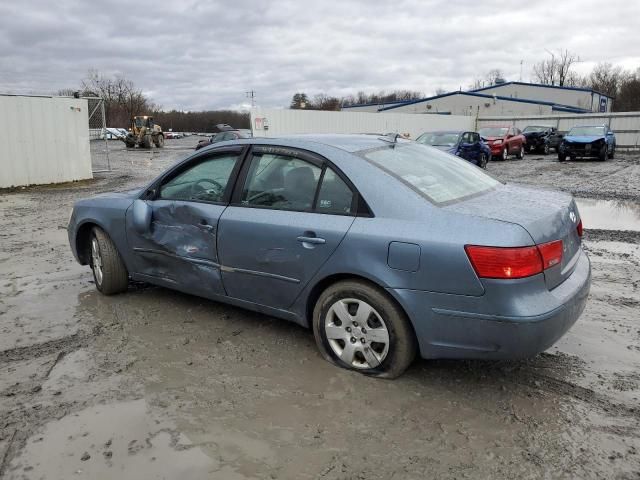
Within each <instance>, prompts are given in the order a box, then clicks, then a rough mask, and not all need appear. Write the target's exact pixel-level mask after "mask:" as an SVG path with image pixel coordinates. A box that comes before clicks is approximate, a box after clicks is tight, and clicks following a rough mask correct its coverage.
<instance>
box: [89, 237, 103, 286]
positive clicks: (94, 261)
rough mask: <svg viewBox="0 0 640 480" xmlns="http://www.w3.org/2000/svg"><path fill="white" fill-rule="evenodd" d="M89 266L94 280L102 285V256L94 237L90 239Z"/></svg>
mask: <svg viewBox="0 0 640 480" xmlns="http://www.w3.org/2000/svg"><path fill="white" fill-rule="evenodd" d="M91 266H92V268H93V273H94V275H95V276H96V282H98V284H99V285H102V257H101V256H100V247H99V245H98V240H97V239H95V238H93V239H92V240H91Z"/></svg>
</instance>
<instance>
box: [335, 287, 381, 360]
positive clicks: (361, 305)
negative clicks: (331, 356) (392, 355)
mask: <svg viewBox="0 0 640 480" xmlns="http://www.w3.org/2000/svg"><path fill="white" fill-rule="evenodd" d="M324 331H325V335H326V336H327V340H328V342H329V345H330V346H331V350H333V353H335V354H336V356H338V358H340V360H342V361H343V362H344V363H346V364H347V365H349V366H351V367H353V368H359V369H366V368H375V367H377V366H378V365H380V364H381V363H382V362H383V361H384V359H385V358H386V356H387V354H388V353H389V331H388V330H387V325H386V324H385V323H384V320H383V319H382V317H381V316H380V314H379V313H378V312H377V311H376V310H375V308H373V307H372V306H371V305H369V304H368V303H367V302H365V301H363V300H358V299H355V298H344V299H342V300H338V301H337V302H336V303H334V304H333V305H332V306H331V308H329V311H328V312H327V316H326V317H325V320H324Z"/></svg>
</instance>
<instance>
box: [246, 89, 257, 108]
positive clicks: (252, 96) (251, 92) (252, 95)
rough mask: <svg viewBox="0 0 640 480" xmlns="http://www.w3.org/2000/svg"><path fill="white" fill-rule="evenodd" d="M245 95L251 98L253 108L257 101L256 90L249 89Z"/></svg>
mask: <svg viewBox="0 0 640 480" xmlns="http://www.w3.org/2000/svg"><path fill="white" fill-rule="evenodd" d="M244 93H245V95H246V96H247V98H250V99H251V108H253V107H255V106H256V102H255V98H256V92H254V91H253V90H249V91H248V92H244Z"/></svg>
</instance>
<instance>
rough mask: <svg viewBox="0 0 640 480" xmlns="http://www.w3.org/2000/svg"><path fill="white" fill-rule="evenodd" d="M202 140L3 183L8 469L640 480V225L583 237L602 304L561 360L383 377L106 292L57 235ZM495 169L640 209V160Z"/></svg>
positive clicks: (120, 151) (172, 296) (262, 322)
mask: <svg viewBox="0 0 640 480" xmlns="http://www.w3.org/2000/svg"><path fill="white" fill-rule="evenodd" d="M194 138H196V137H191V138H188V139H182V140H169V141H167V148H166V149H165V150H164V151H161V152H157V151H156V152H154V153H148V152H142V151H135V152H126V151H125V150H124V148H122V146H121V144H118V143H114V142H112V143H110V146H111V153H110V159H111V163H112V165H113V168H114V170H113V172H112V173H103V174H98V175H96V178H95V180H93V181H87V182H79V183H75V184H68V185H61V186H49V187H31V188H26V189H17V190H15V191H10V192H8V191H5V192H0V212H1V217H0V246H1V248H0V477H3V478H10V479H23V478H28V479H40V478H46V479H70V478H90V479H102V478H117V479H143V478H168V479H174V478H180V479H181V480H187V479H203V478H216V479H247V478H260V479H275V478H280V479H289V478H292V479H315V478H320V479H392V478H393V479H404V478H416V479H423V478H510V479H511V478H521V479H527V478H625V479H626V478H636V479H637V478H640V401H639V397H640V290H639V286H640V245H638V243H637V241H636V240H637V235H636V234H634V233H629V232H627V233H623V234H620V233H615V232H608V231H606V230H605V231H601V230H599V231H595V232H592V231H587V233H586V241H585V246H586V249H587V250H588V252H589V254H590V257H591V260H592V264H593V286H592V290H591V296H590V299H589V302H588V305H587V307H586V310H585V312H584V314H583V316H582V317H581V318H580V320H579V321H578V322H577V323H576V325H575V326H574V327H573V328H572V329H571V330H570V331H569V333H568V334H567V335H566V336H565V337H564V338H563V339H561V340H560V342H559V343H558V344H557V345H556V346H554V347H553V348H552V349H550V350H549V351H548V352H545V353H543V354H541V355H539V356H537V357H535V358H532V359H529V360H527V361H518V362H480V361H424V360H421V361H416V363H415V364H414V365H413V366H412V367H411V368H410V369H409V371H408V372H407V373H406V374H405V375H404V376H403V377H401V378H400V379H398V380H395V381H381V380H376V379H372V378H367V377H364V376H362V375H359V374H357V373H351V372H348V371H345V370H340V369H337V368H335V367H333V366H331V365H329V364H328V363H326V362H325V361H323V360H322V359H321V357H320V355H319V354H318V352H317V350H316V348H315V345H314V341H313V336H312V334H311V333H310V332H309V331H306V330H304V329H302V328H300V327H298V326H296V325H293V324H289V323H286V322H284V321H280V320H276V319H273V318H269V317H266V316H264V315H259V314H256V313H250V312H246V311H243V310H240V309H237V308H232V307H228V306H225V305H222V304H218V303H214V302H210V301H207V300H203V299H200V298H197V297H192V296H188V295H184V294H181V293H176V292H172V291H170V290H165V289H162V288H156V287H151V286H147V285H132V286H131V288H130V290H129V292H128V293H126V294H123V295H117V296H114V297H104V296H102V295H100V294H99V293H98V292H97V291H96V290H95V288H94V285H93V280H92V275H91V273H90V271H89V269H88V268H87V267H81V266H79V265H77V264H76V263H75V261H74V260H73V258H72V255H71V253H70V251H69V247H68V244H67V238H66V231H65V230H64V229H63V228H62V226H64V225H65V224H66V222H67V220H68V216H69V213H70V208H71V205H72V203H73V202H74V200H76V199H78V198H81V197H84V196H89V195H92V194H95V193H97V192H103V191H109V190H113V189H118V190H120V189H127V188H131V187H135V186H138V185H140V184H143V183H145V182H146V181H148V180H149V179H151V178H152V177H153V176H155V175H156V174H157V173H158V172H160V171H162V170H163V169H164V168H166V167H167V166H168V165H170V164H172V163H173V162H174V161H176V160H177V159H179V158H181V157H182V156H184V155H185V154H187V153H188V152H189V150H188V149H187V148H188V147H190V146H191V145H192V144H194V143H195V142H196V140H194ZM94 147H95V148H96V152H95V158H98V159H100V161H103V160H104V158H103V155H101V154H100V152H99V149H100V147H99V146H94ZM489 170H490V171H491V172H492V173H493V174H495V175H496V176H498V177H500V178H502V179H505V180H508V181H513V180H518V181H522V182H526V183H532V184H536V185H549V186H553V187H557V188H560V189H564V190H568V191H571V192H574V193H576V194H578V195H579V196H582V197H591V198H607V199H626V200H631V201H632V203H634V204H635V205H636V207H637V206H638V203H640V155H626V156H625V155H618V156H617V158H616V159H615V160H613V161H608V162H606V163H598V162H567V163H565V164H559V163H558V162H557V161H556V160H555V158H554V157H553V156H548V157H546V158H545V157H540V156H529V157H528V158H527V159H526V160H525V161H516V160H509V161H507V162H496V163H492V164H490V165H489Z"/></svg>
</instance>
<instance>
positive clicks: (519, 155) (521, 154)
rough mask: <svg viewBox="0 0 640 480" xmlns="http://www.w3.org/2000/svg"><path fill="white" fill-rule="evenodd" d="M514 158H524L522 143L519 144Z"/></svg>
mask: <svg viewBox="0 0 640 480" xmlns="http://www.w3.org/2000/svg"><path fill="white" fill-rule="evenodd" d="M516 158H517V159H518V160H524V145H520V151H519V152H518V155H516Z"/></svg>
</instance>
